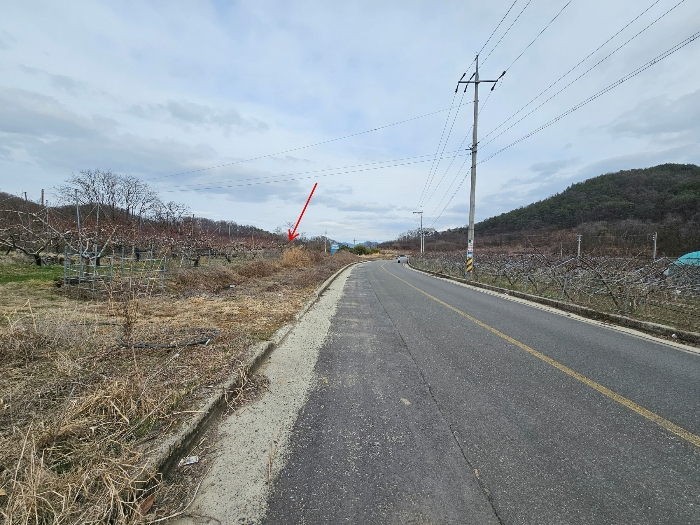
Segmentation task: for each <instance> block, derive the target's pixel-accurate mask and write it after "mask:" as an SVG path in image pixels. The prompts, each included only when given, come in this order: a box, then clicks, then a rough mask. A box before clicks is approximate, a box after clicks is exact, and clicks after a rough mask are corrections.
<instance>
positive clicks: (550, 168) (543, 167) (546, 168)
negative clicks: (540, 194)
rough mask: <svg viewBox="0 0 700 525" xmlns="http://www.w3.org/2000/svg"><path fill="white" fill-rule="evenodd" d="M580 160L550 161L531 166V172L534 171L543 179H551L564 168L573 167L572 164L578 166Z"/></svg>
mask: <svg viewBox="0 0 700 525" xmlns="http://www.w3.org/2000/svg"><path fill="white" fill-rule="evenodd" d="M578 161H579V159H578V158H573V159H561V160H550V161H548V162H538V163H537V164H533V165H532V166H530V171H534V172H535V173H537V174H538V175H540V176H542V177H549V176H550V175H554V174H556V173H559V172H560V171H561V170H563V169H564V168H566V167H568V166H571V165H572V164H577V163H578Z"/></svg>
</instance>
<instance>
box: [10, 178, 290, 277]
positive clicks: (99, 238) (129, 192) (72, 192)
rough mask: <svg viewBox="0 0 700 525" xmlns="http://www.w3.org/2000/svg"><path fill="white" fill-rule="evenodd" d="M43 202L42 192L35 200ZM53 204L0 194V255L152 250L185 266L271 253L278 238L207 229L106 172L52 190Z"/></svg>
mask: <svg viewBox="0 0 700 525" xmlns="http://www.w3.org/2000/svg"><path fill="white" fill-rule="evenodd" d="M42 194H43V192H42ZM53 194H54V195H55V198H56V201H57V202H53V203H51V205H49V203H48V202H47V201H44V200H43V195H42V201H40V202H35V201H32V200H30V199H29V198H27V196H26V195H25V198H24V199H22V198H20V197H17V196H15V195H10V194H8V193H2V192H0V250H3V251H5V252H6V253H10V252H12V251H16V252H20V253H23V254H25V255H27V256H30V257H33V258H34V261H35V262H36V264H42V261H43V260H44V259H46V258H47V256H50V255H51V254H60V253H61V252H63V251H64V250H65V249H68V250H70V251H72V252H76V253H78V252H80V253H87V252H90V253H96V254H98V255H102V254H104V253H110V252H111V251H114V250H115V249H123V248H127V249H130V250H146V249H157V250H159V251H161V252H163V251H165V252H169V253H171V254H175V253H179V254H183V253H187V254H188V256H191V257H193V258H196V257H197V254H199V253H202V252H203V251H211V250H214V251H223V250H225V249H226V250H228V251H231V250H234V249H253V248H271V247H277V246H278V245H279V244H280V242H281V239H280V237H279V236H278V235H275V234H274V233H271V232H268V231H266V230H263V229H261V228H257V227H255V226H250V225H241V224H237V223H236V222H232V221H213V220H211V219H207V218H203V217H195V216H194V215H192V214H190V210H189V208H188V207H187V206H186V205H184V204H182V203H177V202H174V201H169V202H165V201H163V200H161V199H160V197H159V195H158V193H157V192H156V191H155V190H154V189H152V188H151V187H150V186H149V185H148V184H146V183H144V182H142V181H140V180H138V179H136V178H134V177H131V176H128V175H126V176H125V175H120V174H117V173H114V172H112V171H109V170H107V171H101V170H94V171H93V170H86V171H82V172H80V173H79V174H77V175H73V176H71V178H69V179H68V181H66V183H65V184H63V185H61V186H59V187H58V188H55V190H54V192H53Z"/></svg>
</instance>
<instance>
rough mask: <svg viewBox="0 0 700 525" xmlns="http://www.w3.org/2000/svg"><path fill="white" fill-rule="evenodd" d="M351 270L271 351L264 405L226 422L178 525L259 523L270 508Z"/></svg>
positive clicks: (244, 410) (265, 367)
mask: <svg viewBox="0 0 700 525" xmlns="http://www.w3.org/2000/svg"><path fill="white" fill-rule="evenodd" d="M351 271H352V268H350V269H348V270H346V271H345V272H343V273H342V274H341V275H340V276H338V278H337V279H336V280H335V281H334V282H333V283H332V284H331V286H330V287H329V288H328V289H327V290H326V292H324V294H323V295H322V296H321V297H320V298H319V300H318V302H317V303H316V305H315V306H314V307H313V308H311V309H310V310H309V311H308V312H307V313H306V314H305V315H304V316H303V317H302V318H301V320H300V321H299V322H298V323H297V325H296V326H295V327H294V328H293V329H292V331H291V332H290V333H289V335H287V338H286V339H285V340H284V342H283V343H282V344H281V345H280V346H279V347H278V348H277V349H275V351H274V352H273V353H272V355H271V356H270V358H269V359H268V361H267V363H265V364H264V365H263V366H262V369H261V372H260V373H264V374H265V375H267V377H268V378H269V379H270V384H269V392H267V393H266V394H265V395H264V396H263V397H262V398H261V399H260V400H259V401H257V402H255V403H253V404H252V405H248V406H246V407H244V408H242V409H240V410H239V411H238V412H236V413H234V414H232V415H230V416H228V417H226V418H225V419H223V420H222V421H221V422H220V424H219V426H218V428H217V436H218V442H217V443H216V445H215V447H216V449H217V450H218V453H217V455H216V456H215V457H214V459H213V461H212V464H211V468H210V470H209V471H208V472H207V473H206V474H205V476H204V478H203V479H202V481H201V485H200V489H199V492H198V493H197V497H196V498H195V500H194V502H193V503H192V505H191V506H190V507H189V509H188V511H187V515H186V516H183V517H182V518H180V519H178V520H177V521H174V522H173V523H176V524H177V525H191V524H208V523H217V522H219V523H244V524H251V525H252V524H257V523H260V522H261V521H262V519H263V518H264V516H265V512H266V510H267V498H268V495H269V493H270V487H271V485H270V483H269V482H268V477H269V479H270V480H274V479H275V477H276V476H277V474H278V473H279V472H280V471H281V470H282V469H283V467H284V464H285V461H286V458H287V455H288V453H289V447H288V445H289V438H290V433H291V431H292V428H293V427H294V423H295V421H296V419H297V416H298V414H299V411H300V409H301V408H302V407H303V406H304V404H305V403H306V400H307V399H308V395H309V392H310V390H311V388H312V387H313V386H314V385H315V384H316V383H318V381H319V378H317V377H316V374H315V373H314V366H315V364H316V360H317V358H318V354H319V350H320V348H321V346H322V345H323V342H324V340H325V338H326V336H327V334H328V331H329V329H330V325H331V319H332V318H333V316H334V315H335V311H336V306H337V304H338V301H339V300H340V298H341V297H342V294H343V288H344V286H345V282H346V280H347V278H348V276H349V275H350V272H351Z"/></svg>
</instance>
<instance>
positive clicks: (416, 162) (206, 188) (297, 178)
mask: <svg viewBox="0 0 700 525" xmlns="http://www.w3.org/2000/svg"><path fill="white" fill-rule="evenodd" d="M463 155H469V153H468V152H457V153H455V156H457V157H461V156H463ZM421 156H422V157H432V155H421ZM415 158H418V157H415ZM445 158H448V157H445ZM431 160H432V159H430V158H428V159H424V160H414V161H413V162H400V163H396V164H391V165H389V166H376V167H373V168H365V169H355V170H346V171H339V172H337V173H326V174H321V175H308V176H305V177H289V176H288V175H278V176H271V177H269V178H270V179H275V180H264V181H260V180H259V179H256V180H257V182H248V183H245V184H228V185H223V186H208V187H204V188H182V189H178V188H171V189H169V190H161V191H162V192H163V193H173V192H181V191H184V192H188V191H210V190H221V189H226V188H240V187H244V186H259V185H262V184H274V183H277V182H291V181H296V180H305V179H313V178H320V177H332V176H336V175H347V174H349V173H361V172H365V171H373V170H380V169H387V168H396V167H399V166H409V165H411V164H420V163H423V162H430V161H431ZM341 169H342V168H341ZM292 175H294V174H292ZM279 177H288V178H283V179H282V178H279Z"/></svg>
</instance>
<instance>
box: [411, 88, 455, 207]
mask: <svg viewBox="0 0 700 525" xmlns="http://www.w3.org/2000/svg"><path fill="white" fill-rule="evenodd" d="M464 95H465V92H462V98H461V99H460V103H461V102H462V100H464ZM457 115H459V108H458V109H457V111H455V116H454V118H453V119H452V125H451V126H450V131H449V132H448V133H447V138H446V139H445V142H444V143H443V144H442V151H441V152H440V158H439V159H438V161H437V163H436V164H434V165H435V169H432V173H433V174H432V177H430V180H429V182H428V185H427V187H426V191H429V190H430V185H431V184H432V182H433V180H434V178H435V174H436V173H437V170H438V168H439V167H440V162H441V161H442V155H443V154H444V152H445V148H446V147H447V142H448V141H449V140H450V137H451V136H452V130H453V129H454V127H455V122H456V121H457ZM421 204H422V202H419V203H418V207H419V208H420V207H421Z"/></svg>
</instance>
